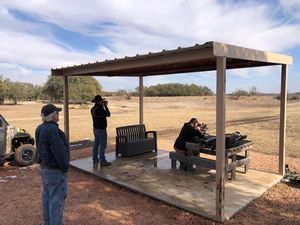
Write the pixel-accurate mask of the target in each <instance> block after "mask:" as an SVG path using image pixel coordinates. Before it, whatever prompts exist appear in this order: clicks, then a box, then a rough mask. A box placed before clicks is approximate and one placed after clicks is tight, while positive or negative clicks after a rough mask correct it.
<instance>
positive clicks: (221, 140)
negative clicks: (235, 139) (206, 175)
mask: <svg viewBox="0 0 300 225" xmlns="http://www.w3.org/2000/svg"><path fill="white" fill-rule="evenodd" d="M216 89H217V101H216V115H217V118H216V131H217V137H216V219H217V220H218V221H220V222H223V221H224V220H225V216H224V215H225V213H224V202H225V170H226V168H225V96H226V94H225V93H226V58H225V57H217V87H216Z"/></svg>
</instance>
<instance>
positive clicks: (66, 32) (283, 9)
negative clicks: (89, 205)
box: [0, 0, 300, 93]
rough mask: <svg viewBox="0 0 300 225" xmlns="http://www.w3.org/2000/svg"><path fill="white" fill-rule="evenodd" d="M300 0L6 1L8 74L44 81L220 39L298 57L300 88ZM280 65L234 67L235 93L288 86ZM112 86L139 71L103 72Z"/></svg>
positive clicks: (126, 83) (202, 79)
mask: <svg viewBox="0 0 300 225" xmlns="http://www.w3.org/2000/svg"><path fill="white" fill-rule="evenodd" d="M299 37H300V1H299V0H278V1H271V0H268V1H262V0H257V1H246V0H245V1H240V0H237V1H234V0H228V1H226V0H219V1H217V0H201V1H200V0H89V1H86V0H26V1H24V0H14V1H12V0H0V75H3V76H4V77H5V78H9V79H11V80H12V81H20V82H30V83H33V84H44V83H45V82H46V81H47V78H48V76H49V75H50V71H51V68H57V67H62V66H70V65H74V64H81V63H88V62H95V61H103V60H105V59H113V58H119V57H124V56H133V55H136V54H146V53H148V52H159V51H161V50H163V49H167V50H171V49H175V48H177V47H179V46H180V47H189V46H193V45H195V44H196V43H198V44H203V43H205V42H207V41H219V42H224V43H227V44H232V45H238V46H242V47H248V48H254V49H259V50H263V51H269V52H274V53H280V54H285V55H290V56H293V61H294V63H293V65H290V66H289V77H288V91H289V92H299V91H300V38H299ZM280 70H281V68H280V66H274V67H265V68H253V69H246V70H244V69H243V70H228V71H227V86H226V88H227V92H232V91H235V90H237V89H243V90H248V89H249V88H251V87H253V86H255V87H256V88H257V90H258V91H260V92H267V93H278V92H279V91H280ZM97 79H98V80H99V82H100V84H101V85H102V87H103V90H105V91H114V90H118V89H125V90H134V89H135V87H137V86H138V79H137V78H118V77H114V78H111V77H110V78H108V77H103V78H97ZM215 79H216V77H215V72H201V73H193V74H189V75H188V76H187V74H176V75H169V76H153V77H147V78H145V80H144V84H145V86H150V85H155V84H159V83H160V84H162V83H171V82H172V83H173V82H179V83H187V84H190V83H195V84H197V85H206V86H208V87H209V88H211V89H212V90H213V91H215Z"/></svg>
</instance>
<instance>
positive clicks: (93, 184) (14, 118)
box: [0, 96, 300, 225]
mask: <svg viewBox="0 0 300 225" xmlns="http://www.w3.org/2000/svg"><path fill="white" fill-rule="evenodd" d="M108 100H109V106H110V110H111V113H112V116H111V118H110V119H109V128H108V132H109V137H110V139H109V146H108V151H113V150H114V137H115V128H116V127H117V126H123V125H129V124H135V123H138V121H139V119H138V98H133V99H131V100H125V99H122V98H108ZM42 105H43V104H42V103H23V104H19V105H16V106H13V105H1V106H0V114H2V115H4V117H5V118H6V119H7V121H8V122H9V123H10V124H11V125H12V126H18V127H22V128H24V129H26V130H28V131H29V132H30V133H31V134H34V131H35V128H36V126H37V125H38V124H39V123H40V118H39V114H40V109H41V107H42ZM91 106H92V105H88V106H86V107H85V108H80V107H79V106H78V105H71V106H70V131H71V141H78V140H83V139H91V140H92V139H93V136H92V123H91V118H90V112H89V109H90V108H91ZM144 107H145V108H144V110H145V115H144V117H145V118H144V120H145V123H146V126H147V129H148V130H157V131H158V147H159V148H160V149H167V150H172V145H173V142H174V140H175V138H176V136H177V134H178V132H179V130H180V128H181V126H182V124H183V123H184V122H185V121H187V120H189V119H190V118H191V117H197V118H198V119H199V120H201V121H203V122H206V123H207V124H208V127H209V131H210V133H212V134H213V133H214V132H215V97H173V98H145V104H144ZM226 107H227V114H226V121H227V126H226V131H227V132H233V131H236V130H238V131H240V132H242V133H245V134H247V135H248V136H249V139H251V140H253V141H254V142H255V151H256V152H251V153H250V154H251V159H252V160H251V165H250V167H251V168H254V169H259V170H264V171H269V172H275V173H276V172H277V170H278V156H276V154H277V153H278V127H279V102H278V100H275V99H274V98H273V97H272V96H263V97H243V98H241V99H239V100H238V101H236V100H232V99H230V98H228V99H227V102H226ZM60 126H61V127H62V128H63V115H62V116H61V121H60ZM299 128H300V102H299V101H294V102H292V101H290V102H288V106H287V143H286V151H287V152H286V153H287V155H289V156H292V157H287V159H286V162H287V163H289V165H290V168H291V169H292V170H296V171H297V172H300V141H299V139H298V136H299V132H300V129H299ZM264 153H268V154H264ZM90 155H91V148H84V149H79V150H75V151H71V159H72V160H74V159H79V158H85V157H89V156H90ZM295 156H296V157H295ZM68 177H69V182H68V197H67V199H66V207H65V213H64V224H69V225H73V224H74V225H79V224H80V225H81V224H85V225H89V224H90V225H92V224H93V225H95V224H101V225H102V224H108V225H116V224H120V225H135V224H137V225H150V224H151V225H153V224H155V225H156V224H160V225H161V224H174V225H181V224H185V225H193V224H207V225H216V224H219V223H216V222H214V221H211V220H208V219H206V218H204V217H201V216H197V215H194V214H192V213H189V212H186V211H184V210H180V209H177V208H175V207H172V206H169V205H166V204H165V203H162V202H159V201H156V200H153V199H150V198H148V197H145V196H142V195H140V194H137V193H133V192H131V191H128V190H126V189H124V188H122V187H119V186H118V185H115V184H112V183H110V182H107V181H104V180H102V179H99V178H97V177H94V176H90V175H87V174H85V173H82V172H80V171H78V170H76V169H74V168H70V171H69V173H68ZM0 180H6V181H5V182H0V198H1V199H2V201H1V213H0V215H1V222H0V224H3V225H11V224H15V225H19V224H28V225H36V224H41V223H42V216H41V215H42V212H41V192H42V186H41V180H40V176H39V166H38V164H33V165H31V166H28V167H18V166H15V165H14V163H13V162H7V163H5V165H4V167H1V168H0ZM299 201H300V186H299V185H297V186H294V185H291V184H286V183H279V184H277V185H275V186H274V187H272V188H271V189H270V190H268V191H267V192H266V193H265V194H264V195H263V196H262V197H260V198H258V199H256V200H254V201H252V202H251V203H250V204H248V205H247V206H246V207H245V208H244V209H243V210H241V211H240V212H239V213H237V214H236V215H235V216H233V218H231V219H230V220H229V221H226V222H225V223H224V224H225V225H241V224H245V225H258V224H263V225H274V224H278V225H281V224H282V225H286V224H288V225H289V224H293V225H300V216H299V211H300V204H299Z"/></svg>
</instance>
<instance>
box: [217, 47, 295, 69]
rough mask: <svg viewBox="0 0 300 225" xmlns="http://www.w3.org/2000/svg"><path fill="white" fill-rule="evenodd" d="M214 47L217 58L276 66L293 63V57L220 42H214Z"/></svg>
mask: <svg viewBox="0 0 300 225" xmlns="http://www.w3.org/2000/svg"><path fill="white" fill-rule="evenodd" d="M213 45H214V47H213V49H214V55H215V56H220V57H226V58H232V59H243V60H250V61H256V62H265V63H275V64H292V63H293V58H292V57H291V56H286V55H281V54H275V53H271V52H265V51H260V50H255V49H250V48H243V47H239V46H234V45H229V44H224V43H219V42H213Z"/></svg>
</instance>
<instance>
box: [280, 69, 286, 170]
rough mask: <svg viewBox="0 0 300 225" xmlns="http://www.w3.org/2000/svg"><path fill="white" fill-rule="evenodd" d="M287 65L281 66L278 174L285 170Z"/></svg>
mask: <svg viewBox="0 0 300 225" xmlns="http://www.w3.org/2000/svg"><path fill="white" fill-rule="evenodd" d="M287 76H288V66H287V65H282V67H281V96H280V127H279V174H280V175H284V172H285V136H286V102H287Z"/></svg>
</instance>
